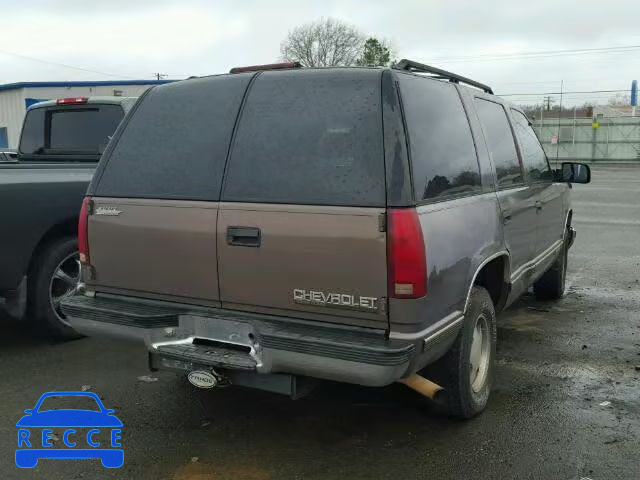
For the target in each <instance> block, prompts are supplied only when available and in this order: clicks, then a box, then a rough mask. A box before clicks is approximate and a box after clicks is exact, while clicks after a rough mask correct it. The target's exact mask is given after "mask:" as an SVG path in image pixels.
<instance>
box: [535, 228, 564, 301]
mask: <svg viewBox="0 0 640 480" xmlns="http://www.w3.org/2000/svg"><path fill="white" fill-rule="evenodd" d="M568 234H569V231H567V235H565V240H564V242H563V244H562V250H561V251H560V254H559V255H558V258H557V259H556V261H555V262H553V265H551V267H549V270H547V271H546V272H544V274H543V275H542V276H541V277H540V278H539V279H538V280H537V281H536V282H535V283H534V284H533V293H534V294H535V296H536V298H537V299H538V300H559V299H560V298H562V296H563V295H564V286H565V281H566V278H567V254H568V250H569V248H568V244H567V239H568V238H569V237H568Z"/></svg>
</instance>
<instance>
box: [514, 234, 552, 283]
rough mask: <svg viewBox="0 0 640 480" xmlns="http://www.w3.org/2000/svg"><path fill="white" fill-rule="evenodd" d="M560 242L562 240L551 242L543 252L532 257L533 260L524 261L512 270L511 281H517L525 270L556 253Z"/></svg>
mask: <svg viewBox="0 0 640 480" xmlns="http://www.w3.org/2000/svg"><path fill="white" fill-rule="evenodd" d="M562 243H563V240H556V241H555V242H553V244H552V245H551V246H550V247H549V248H547V249H546V250H545V251H544V252H542V253H541V254H540V255H538V256H537V257H536V258H534V259H533V260H531V261H529V262H527V263H525V264H524V265H522V266H521V267H520V268H518V269H517V270H516V271H515V272H513V275H511V283H515V282H517V281H518V280H519V279H520V277H521V276H522V275H523V274H524V273H525V272H526V271H528V270H531V269H532V268H535V267H536V266H537V265H538V264H540V263H542V262H543V261H544V260H546V259H547V258H548V257H550V256H551V255H553V254H555V253H557V250H558V249H559V248H560V247H561V246H562Z"/></svg>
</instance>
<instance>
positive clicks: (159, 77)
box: [153, 72, 168, 80]
mask: <svg viewBox="0 0 640 480" xmlns="http://www.w3.org/2000/svg"><path fill="white" fill-rule="evenodd" d="M153 76H154V77H156V80H162V79H163V78H166V77H168V75H167V74H166V73H159V72H158V73H154V74H153Z"/></svg>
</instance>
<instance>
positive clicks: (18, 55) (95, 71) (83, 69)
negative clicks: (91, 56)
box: [0, 50, 135, 79]
mask: <svg viewBox="0 0 640 480" xmlns="http://www.w3.org/2000/svg"><path fill="white" fill-rule="evenodd" d="M0 53H2V54H4V55H9V56H12V57H18V58H23V59H25V60H30V61H32V62H39V63H46V64H49V65H55V66H57V67H64V68H70V69H73V70H80V71H83V72H89V73H98V74H100V75H105V76H107V77H114V78H130V79H133V78H135V77H131V76H129V75H120V74H114V73H107V72H101V71H99V70H92V69H89V68H84V67H77V66H75V65H68V64H66V63H58V62H51V61H49V60H43V59H41V58H36V57H30V56H28V55H22V54H20V53H14V52H8V51H6V50H0Z"/></svg>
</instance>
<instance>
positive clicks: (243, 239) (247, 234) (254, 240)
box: [227, 227, 262, 247]
mask: <svg viewBox="0 0 640 480" xmlns="http://www.w3.org/2000/svg"><path fill="white" fill-rule="evenodd" d="M261 239H262V233H261V232H260V229H259V228H256V227H227V243H228V244H229V245H235V246H238V247H259V246H260V242H261Z"/></svg>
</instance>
